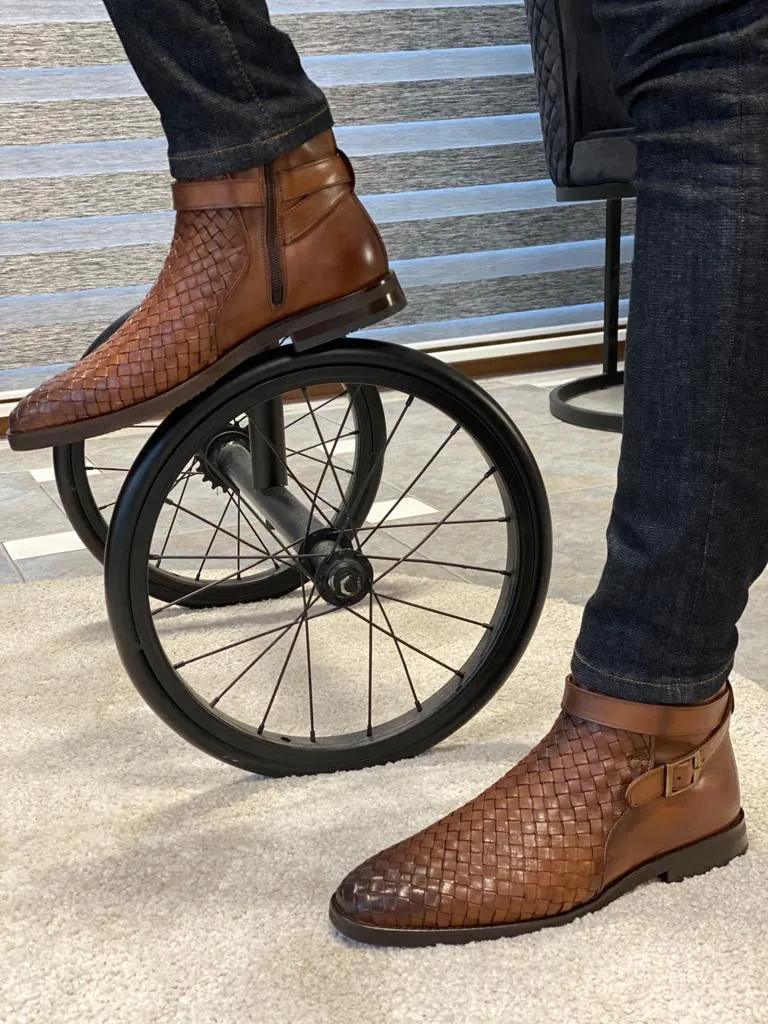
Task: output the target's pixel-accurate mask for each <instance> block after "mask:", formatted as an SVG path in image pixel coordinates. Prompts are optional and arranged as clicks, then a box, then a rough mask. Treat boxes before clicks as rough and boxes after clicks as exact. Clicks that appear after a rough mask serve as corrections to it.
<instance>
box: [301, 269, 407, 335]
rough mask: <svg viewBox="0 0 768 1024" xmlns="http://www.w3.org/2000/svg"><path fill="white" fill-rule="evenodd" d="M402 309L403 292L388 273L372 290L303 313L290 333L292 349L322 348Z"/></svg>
mask: <svg viewBox="0 0 768 1024" xmlns="http://www.w3.org/2000/svg"><path fill="white" fill-rule="evenodd" d="M405 306H406V298H405V294H404V293H403V289H402V288H401V287H400V282H399V281H398V280H397V277H396V276H395V274H393V273H392V272H391V271H390V273H388V274H387V276H386V277H384V278H382V280H381V281H379V283H378V284H376V285H374V286H373V287H372V288H366V289H365V291H361V292H355V293H354V295H347V296H345V297H344V298H343V299H337V300H336V301H335V302H329V303H327V304H326V305H324V306H319V307H318V308H317V309H313V310H310V311H309V312H308V313H306V314H305V315H304V317H302V318H301V323H300V325H299V326H298V327H297V328H296V329H295V330H293V331H292V332H291V338H292V340H293V345H294V348H296V349H297V351H299V352H304V351H306V350H307V349H311V348H315V346H317V345H326V344H327V343H328V342H329V341H335V340H336V339H337V338H343V337H344V336H345V335H347V334H351V333H352V332H353V331H361V330H363V329H364V328H365V327H370V326H371V325H372V324H377V323H379V321H380V320H385V319H386V318H387V317H390V316H394V314H395V313H399V312H400V310H401V309H405Z"/></svg>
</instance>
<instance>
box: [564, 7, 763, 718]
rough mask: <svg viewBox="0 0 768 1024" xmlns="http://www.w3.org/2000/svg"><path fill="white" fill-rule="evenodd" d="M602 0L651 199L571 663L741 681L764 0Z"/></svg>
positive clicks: (663, 696) (696, 695) (629, 688)
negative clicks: (612, 461)
mask: <svg viewBox="0 0 768 1024" xmlns="http://www.w3.org/2000/svg"><path fill="white" fill-rule="evenodd" d="M595 11H596V14H597V16H598V18H599V19H600V21H601V23H602V24H603V26H604V29H605V32H606V34H607V38H608V44H609V49H610V57H611V63H612V65H613V68H614V71H615V81H616V86H617V89H618V91H619V93H620V95H621V97H622V98H623V99H624V101H625V103H626V104H627V106H628V109H629V111H630V113H631V114H632V117H633V118H634V120H635V123H636V124H637V129H638V158H639V164H638V177H637V180H638V186H639V199H638V207H637V231H636V243H635V261H634V270H633V279H632V298H631V301H632V310H631V314H630V326H629V343H628V348H627V351H628V355H627V363H626V393H625V419H624V424H625V427H624V438H623V445H622V452H621V462H620V465H619V479H618V489H617V492H616V497H615V501H614V506H613V514H612V517H611V521H610V526H609V529H608V560H607V564H606V566H605V571H604V573H603V576H602V579H601V581H600V584H599V587H598V590H597V593H596V594H595V595H594V597H593V598H592V599H591V601H590V602H589V604H588V605H587V609H586V612H585V616H584V622H583V626H582V631H581V635H580V637H579V639H578V643H577V646H576V652H575V655H574V659H573V666H572V667H573V673H574V676H575V677H576V679H577V680H579V681H581V682H582V683H583V684H584V685H586V686H588V687H594V688H595V689H597V690H600V691H603V692H605V693H609V694H613V695H615V696H617V697H625V698H628V699H631V700H640V701H650V702H654V701H658V702H662V703H678V702H679V703H683V702H687V701H696V700H701V699H705V698H707V697H709V696H710V695H711V694H713V693H714V692H715V691H716V690H717V689H718V688H719V687H720V686H721V685H722V683H723V682H724V681H725V680H726V678H727V677H728V674H729V672H730V670H731V668H732V665H733V660H734V654H735V651H736V644H737V631H736V623H737V621H738V619H739V618H740V616H741V614H742V612H743V611H744V608H745V606H746V603H747V596H748V590H749V587H750V585H751V584H752V583H753V581H754V580H755V579H756V577H757V576H759V575H760V573H761V572H762V571H763V569H764V568H765V565H766V562H767V561H768V4H766V0H729V2H728V3H723V2H722V0H595ZM585 444H589V441H588V439H587V440H585Z"/></svg>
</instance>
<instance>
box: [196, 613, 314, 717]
mask: <svg viewBox="0 0 768 1024" xmlns="http://www.w3.org/2000/svg"><path fill="white" fill-rule="evenodd" d="M303 616H304V612H302V613H301V615H297V616H296V618H295V619H294V620H293V621H292V622H289V623H288V625H287V626H277V627H276V628H275V629H270V630H269V631H268V632H266V633H261V634H260V635H259V636H257V637H250V638H249V639H248V640H242V641H238V643H235V644H228V645H227V646H226V647H222V648H220V649H219V650H218V651H211V652H209V654H206V655H200V657H198V658H193V659H190V661H200V660H201V659H202V658H205V657H210V655H211V654H220V653H221V652H222V651H229V650H232V648H233V647H239V646H240V645H241V644H243V643H250V642H251V641H252V640H260V639H262V638H263V637H265V636H269V635H270V634H271V633H279V634H280V635H279V636H277V637H275V639H274V640H273V641H272V643H270V644H267V646H266V647H265V648H264V650H263V651H261V652H260V653H259V654H257V655H256V657H255V658H254V659H253V660H252V661H250V662H249V663H248V664H247V665H246V666H245V668H244V669H243V670H242V671H241V672H238V674H237V675H236V676H235V678H234V679H233V680H232V681H231V682H230V683H228V684H227V686H225V687H224V689H223V690H222V691H221V693H219V694H217V696H216V697H214V699H213V700H212V701H210V705H211V707H216V705H217V704H218V703H219V702H220V701H221V700H222V698H223V697H225V696H226V695H227V694H228V693H229V692H230V691H231V690H232V689H233V688H234V687H235V686H236V685H237V684H238V683H239V682H240V680H241V679H243V678H244V677H245V676H246V675H247V674H248V673H249V672H250V671H251V669H252V668H254V667H255V666H256V665H258V663H259V662H260V661H261V659H262V658H263V657H265V655H267V654H269V652H270V651H271V650H272V648H273V647H274V646H275V645H276V644H279V643H280V641H281V640H282V639H283V637H284V636H285V634H286V633H287V632H288V630H289V629H290V628H291V627H292V626H295V625H297V624H298V625H299V627H301V620H302V618H303ZM297 635H298V634H297ZM294 643H295V640H294ZM288 657H289V658H290V653H289V654H288ZM190 661H185V662H182V664H183V665H189V664H190ZM275 696H276V694H275ZM273 699H274V697H273ZM270 706H271V705H270ZM267 713H269V710H268V711H267ZM265 721H266V716H265Z"/></svg>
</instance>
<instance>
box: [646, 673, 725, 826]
mask: <svg viewBox="0 0 768 1024" xmlns="http://www.w3.org/2000/svg"><path fill="white" fill-rule="evenodd" d="M728 693H729V697H730V700H729V704H728V709H727V711H726V714H725V716H724V718H723V720H722V722H721V723H720V725H719V726H718V727H717V729H715V731H714V732H713V733H712V735H711V736H710V737H709V738H708V739H707V740H706V741H705V742H704V743H702V744H701V746H700V747H699V748H698V749H697V750H693V751H691V753H690V754H686V755H685V757H681V758H679V760H677V761H672V762H669V763H667V764H660V765H657V766H656V767H655V768H652V769H651V770H650V771H649V772H646V773H645V775H640V776H639V777H638V778H636V779H635V780H634V781H633V782H631V783H630V784H629V786H628V787H627V793H626V799H627V803H628V804H629V806H630V807H641V806H642V805H643V804H647V803H650V802H651V800H657V799H658V798H659V797H661V796H664V797H669V796H675V795H676V794H677V793H684V792H685V791H686V789H690V788H691V786H695V785H696V783H697V782H698V781H699V777H700V775H701V773H702V771H703V769H704V767H705V766H706V765H707V763H708V762H709V761H711V760H712V757H713V756H714V754H715V751H716V750H717V749H718V747H719V746H720V744H721V743H722V742H723V740H724V739H725V737H726V736H727V735H728V726H729V724H730V720H731V712H732V711H733V694H732V693H731V687H730V685H729V686H728Z"/></svg>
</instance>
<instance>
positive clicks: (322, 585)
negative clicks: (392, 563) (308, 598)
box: [315, 549, 373, 607]
mask: <svg viewBox="0 0 768 1024" xmlns="http://www.w3.org/2000/svg"><path fill="white" fill-rule="evenodd" d="M315 584H316V586H317V589H318V591H319V593H320V595H321V596H322V597H323V599H324V600H325V601H327V602H328V603H329V604H334V605H338V606H339V607H345V606H348V605H352V604H358V603H359V602H360V601H362V600H363V599H364V598H366V597H367V596H368V594H369V593H370V591H371V586H372V584H373V568H372V566H371V563H370V562H369V561H368V559H367V558H366V557H365V555H364V554H362V553H361V552H360V551H350V550H345V549H341V550H339V551H336V552H334V553H333V554H331V555H328V556H327V557H326V558H324V559H323V560H322V562H320V564H319V565H318V567H317V569H316V572H315Z"/></svg>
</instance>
